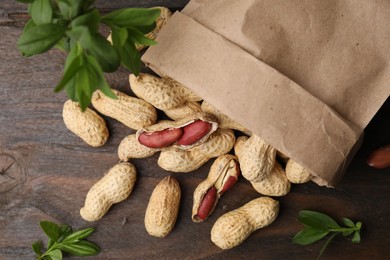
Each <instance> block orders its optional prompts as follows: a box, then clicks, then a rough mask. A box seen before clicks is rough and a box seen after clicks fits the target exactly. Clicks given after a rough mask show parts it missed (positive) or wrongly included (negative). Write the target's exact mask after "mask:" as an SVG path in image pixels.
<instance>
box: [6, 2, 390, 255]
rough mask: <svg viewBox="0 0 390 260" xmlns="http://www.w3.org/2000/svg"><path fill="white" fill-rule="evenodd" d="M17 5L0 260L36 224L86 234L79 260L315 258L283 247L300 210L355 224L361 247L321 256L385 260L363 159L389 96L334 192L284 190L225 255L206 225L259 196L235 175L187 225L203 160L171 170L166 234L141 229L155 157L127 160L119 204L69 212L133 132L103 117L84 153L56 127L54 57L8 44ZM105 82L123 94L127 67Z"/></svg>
mask: <svg viewBox="0 0 390 260" xmlns="http://www.w3.org/2000/svg"><path fill="white" fill-rule="evenodd" d="M187 2H188V1H187V0H180V1H163V0H151V1H130V0H128V1H125V0H121V1H103V0H98V1H97V4H98V6H99V8H101V9H102V10H106V11H108V10H111V9H116V8H121V7H126V6H155V5H164V6H168V7H170V8H172V9H173V10H174V9H180V8H182V7H183V6H184V5H185V4H186V3H187ZM25 9H26V7H25V5H22V4H19V3H16V2H15V1H12V0H2V1H1V2H0V35H1V37H0V259H33V258H34V254H33V251H32V250H31V244H32V242H34V241H35V240H44V241H45V242H46V240H45V239H46V237H45V235H44V234H43V232H42V231H41V230H40V228H39V221H40V220H43V219H47V220H52V221H56V222H58V223H66V224H69V225H71V226H73V227H74V228H75V229H81V228H86V227H94V228H96V232H95V233H94V234H93V235H92V236H91V237H90V240H91V241H94V242H96V243H97V244H99V245H100V246H101V248H102V252H101V253H100V254H99V255H98V256H95V257H90V258H89V259H315V257H316V256H317V254H318V252H319V250H320V248H321V246H322V244H323V242H320V243H317V244H314V245H311V246H306V247H304V246H298V245H294V244H293V243H292V242H291V238H292V237H293V236H294V234H295V233H296V232H298V231H299V230H300V229H301V228H302V226H301V225H300V224H299V223H298V222H297V220H296V217H297V214H298V211H299V210H301V209H312V210H318V211H322V212H324V213H328V214H329V215H331V216H333V217H335V218H337V219H340V218H341V217H344V216H345V217H349V218H351V219H353V220H354V221H358V220H360V221H362V222H363V223H364V229H363V231H362V242H361V244H359V245H354V244H352V243H351V242H350V241H349V239H346V238H344V237H336V239H335V240H334V241H333V243H331V245H330V246H329V248H328V250H327V251H326V252H325V254H324V256H323V259H390V236H389V235H388V233H389V232H390V205H389V204H390V195H389V194H390V169H387V170H381V171H379V170H374V169H371V168H370V167H368V166H367V165H366V163H365V159H366V157H367V155H368V154H369V152H370V151H371V150H373V149H374V148H377V147H379V146H381V145H383V144H387V143H390V120H389V118H390V100H388V101H387V102H386V103H385V104H384V106H383V107H382V108H381V110H380V111H379V113H378V114H377V115H376V116H375V118H374V119H373V120H372V122H371V123H370V125H369V126H368V127H367V129H366V131H365V133H366V136H365V139H364V143H363V145H362V147H361V149H360V151H359V152H358V153H357V155H356V156H355V158H354V160H353V162H352V164H351V166H350V167H349V169H348V171H347V173H346V175H345V177H344V178H343V179H342V181H341V183H340V184H339V186H338V187H336V188H335V189H328V188H324V187H319V186H317V185H315V184H314V183H308V184H304V185H294V186H293V188H292V191H291V192H290V193H289V194H288V195H286V196H284V197H281V198H277V199H278V200H279V201H280V204H281V210H280V214H279V217H278V218H277V220H276V221H275V222H274V223H273V224H272V225H271V226H269V227H267V228H264V229H262V230H259V231H257V232H255V233H253V234H252V235H251V236H250V237H249V238H248V239H247V240H246V241H245V242H244V243H243V244H242V245H240V246H238V247H236V248H234V249H231V250H227V251H223V250H220V249H219V248H217V247H216V246H215V245H214V244H213V243H212V242H211V241H210V229H211V227H212V225H213V223H214V222H215V221H216V219H217V218H218V217H219V216H220V215H221V214H223V213H225V212H227V211H230V210H232V209H235V208H237V207H239V206H241V205H242V204H244V203H246V202H248V201H250V200H251V199H254V198H256V197H258V196H259V194H257V193H256V192H255V191H254V190H253V189H252V188H251V186H250V184H249V183H248V182H247V181H246V180H244V179H242V178H241V179H240V181H239V182H238V184H237V185H236V186H235V187H234V188H233V189H232V190H231V191H229V192H228V193H226V194H225V195H224V196H223V197H222V200H221V201H220V203H219V204H218V207H217V208H216V210H215V212H214V213H213V214H212V216H211V217H210V218H209V219H208V220H207V221H206V222H204V223H200V224H196V223H193V222H192V220H191V207H192V193H193V191H194V189H195V187H196V186H197V184H198V183H199V182H201V181H202V180H203V179H204V178H205V177H206V175H207V173H208V170H209V167H210V165H211V163H212V161H209V162H208V163H207V164H206V165H204V166H203V167H201V168H200V169H199V170H197V171H195V172H193V173H187V174H173V176H174V177H175V178H177V180H178V181H179V183H180V185H181V188H182V199H181V208H180V211H179V216H178V221H177V223H176V226H175V228H174V230H173V231H172V232H171V233H170V234H169V235H168V236H167V237H166V238H163V239H159V238H154V237H151V236H149V235H148V234H147V232H146V230H145V228H144V214H145V210H146V206H147V203H148V200H149V197H150V194H151V192H152V190H153V189H154V187H155V185H156V184H157V183H158V182H159V181H160V180H161V179H162V178H163V177H164V176H167V175H168V174H170V173H168V172H165V171H164V170H162V169H160V168H159V167H158V166H157V163H156V162H157V158H158V155H155V156H153V157H150V158H147V159H142V160H133V161H132V163H133V164H134V165H135V166H136V168H137V171H138V180H137V183H136V186H135V188H134V190H133V192H132V194H131V196H130V197H129V199H127V200H126V201H124V202H122V203H120V204H117V205H115V206H113V207H112V208H111V210H110V211H109V212H108V214H107V215H106V216H105V217H104V218H102V219H101V220H100V221H98V222H94V223H88V222H86V221H84V220H83V219H82V218H81V217H80V215H79V209H80V208H81V207H82V206H83V203H84V199H85V196H86V193H87V192H88V190H89V188H90V187H91V186H92V185H93V184H94V183H95V182H96V181H97V180H99V179H100V178H101V177H102V176H103V174H104V173H105V171H107V170H108V169H109V168H110V167H111V166H112V165H114V164H115V163H116V162H118V157H117V154H116V152H117V147H118V144H119V143H120V141H121V140H122V138H124V137H125V136H126V135H128V134H130V133H133V132H134V131H133V130H131V129H128V128H126V127H125V126H123V125H122V124H120V123H118V122H116V121H115V120H112V119H110V118H107V117H104V118H105V119H106V121H107V123H108V126H109V130H110V135H111V137H110V139H109V141H108V142H107V144H106V145H105V146H103V147H101V148H91V147H88V146H87V145H86V144H84V143H83V142H81V141H80V139H79V138H78V137H76V136H75V135H73V134H72V133H71V132H70V131H69V130H67V129H66V128H65V126H64V124H63V121H62V116H61V113H62V104H63V102H64V101H65V100H66V99H67V97H66V95H65V93H60V94H55V93H54V92H53V87H54V86H55V84H56V83H57V82H58V80H59V78H60V76H61V72H62V68H63V63H64V55H63V54H61V53H60V52H57V51H51V52H49V53H47V54H43V55H39V56H35V57H32V58H23V57H21V56H20V55H19V52H18V51H17V49H16V40H17V38H18V36H19V35H20V33H21V30H22V27H21V26H22V24H23V23H22V22H23V21H25V19H26V17H27V16H26V15H25ZM108 77H109V80H110V83H111V84H112V86H113V87H114V88H117V89H120V90H122V91H124V92H126V93H129V94H130V89H129V86H128V82H127V77H128V72H127V71H125V70H120V71H119V72H117V73H115V74H113V75H108ZM324 156H325V155H324ZM87 259H88V258H87Z"/></svg>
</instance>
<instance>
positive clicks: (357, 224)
mask: <svg viewBox="0 0 390 260" xmlns="http://www.w3.org/2000/svg"><path fill="white" fill-rule="evenodd" d="M362 225H363V223H362V222H360V221H359V222H357V223H356V227H357V228H358V229H359V230H360V229H361V228H362Z"/></svg>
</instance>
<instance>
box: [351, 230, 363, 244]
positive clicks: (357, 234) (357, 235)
mask: <svg viewBox="0 0 390 260" xmlns="http://www.w3.org/2000/svg"><path fill="white" fill-rule="evenodd" d="M360 240H361V239H360V232H359V231H355V233H354V234H353V237H352V243H354V244H359V243H360Z"/></svg>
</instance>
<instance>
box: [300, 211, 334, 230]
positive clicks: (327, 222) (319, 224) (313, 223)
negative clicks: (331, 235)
mask: <svg viewBox="0 0 390 260" xmlns="http://www.w3.org/2000/svg"><path fill="white" fill-rule="evenodd" d="M298 220H299V221H300V222H301V223H303V224H304V225H306V226H308V227H312V228H316V229H320V230H329V229H337V228H340V226H339V225H338V224H337V222H336V221H334V220H333V219H332V218H331V217H329V216H328V215H326V214H323V213H320V212H315V211H310V210H301V211H300V212H299V213H298Z"/></svg>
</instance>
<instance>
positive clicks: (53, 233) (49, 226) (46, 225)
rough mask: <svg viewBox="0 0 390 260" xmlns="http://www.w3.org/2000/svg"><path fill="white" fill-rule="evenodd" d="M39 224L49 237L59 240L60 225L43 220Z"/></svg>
mask: <svg viewBox="0 0 390 260" xmlns="http://www.w3.org/2000/svg"><path fill="white" fill-rule="evenodd" d="M39 224H40V226H41V228H42V230H43V231H44V232H45V234H46V235H47V236H48V237H49V238H51V239H53V240H54V241H57V240H58V238H59V237H60V227H59V226H58V225H57V224H56V223H53V222H50V221H45V220H43V221H41V222H40V223H39Z"/></svg>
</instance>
